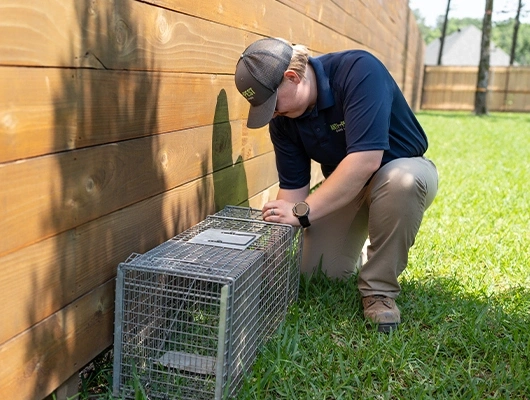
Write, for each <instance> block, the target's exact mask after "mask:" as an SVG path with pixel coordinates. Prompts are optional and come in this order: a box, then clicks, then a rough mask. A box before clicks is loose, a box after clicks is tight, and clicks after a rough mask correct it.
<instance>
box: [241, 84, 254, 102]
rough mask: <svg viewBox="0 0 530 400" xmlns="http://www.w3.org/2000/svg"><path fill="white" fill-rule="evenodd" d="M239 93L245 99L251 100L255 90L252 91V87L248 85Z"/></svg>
mask: <svg viewBox="0 0 530 400" xmlns="http://www.w3.org/2000/svg"><path fill="white" fill-rule="evenodd" d="M241 94H242V95H243V97H244V98H245V99H247V100H252V98H253V97H254V95H255V94H256V92H255V91H254V89H252V88H251V87H249V88H248V89H247V90H244V91H242V92H241Z"/></svg>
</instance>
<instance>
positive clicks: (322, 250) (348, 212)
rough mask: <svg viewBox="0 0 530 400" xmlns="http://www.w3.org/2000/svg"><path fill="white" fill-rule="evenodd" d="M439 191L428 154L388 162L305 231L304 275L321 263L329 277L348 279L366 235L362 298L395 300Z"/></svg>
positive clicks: (353, 269)
mask: <svg viewBox="0 0 530 400" xmlns="http://www.w3.org/2000/svg"><path fill="white" fill-rule="evenodd" d="M317 190H318V189H317ZM437 190H438V173H437V171H436V167H435V166H434V164H433V163H432V162H431V161H430V160H428V159H426V158H424V157H415V158H399V159H396V160H393V161H391V162H389V163H388V164H386V165H384V166H383V167H382V168H380V169H379V170H378V171H377V172H376V173H375V174H374V176H373V177H372V179H371V181H370V183H369V184H368V185H367V186H366V187H365V188H364V189H363V190H362V191H361V192H360V193H359V195H358V196H357V197H356V198H355V199H354V200H353V201H352V202H351V203H350V204H348V205H347V206H345V207H344V208H342V209H340V210H337V211H335V212H333V213H332V214H330V215H328V216H327V217H324V218H322V219H320V220H318V221H315V222H314V223H312V225H311V227H309V228H308V229H306V230H305V231H304V248H303V258H302V273H304V274H311V273H313V272H314V271H315V270H316V268H317V267H318V266H319V264H320V262H321V261H322V270H323V272H324V273H325V274H326V275H327V276H329V277H333V278H348V277H350V276H351V275H352V274H353V273H354V272H356V271H357V269H358V267H359V262H358V260H359V255H360V253H361V250H362V248H363V245H364V243H365V241H366V238H367V237H368V238H369V245H368V248H367V257H368V260H367V261H366V263H365V264H364V265H363V266H362V267H361V269H360V271H359V275H358V287H359V291H360V292H361V296H363V297H364V296H369V295H375V294H382V295H385V296H389V297H391V298H396V297H397V296H398V295H399V292H400V286H399V283H398V276H399V275H400V274H401V273H402V272H403V270H404V269H405V267H406V266H407V263H408V252H409V249H410V248H411V247H412V245H413V244H414V240H415V238H416V234H417V233H418V230H419V227H420V224H421V221H422V219H423V214H424V212H425V210H426V209H427V208H428V207H429V206H430V205H431V203H432V201H433V200H434V197H435V196H436V192H437ZM310 217H311V215H310Z"/></svg>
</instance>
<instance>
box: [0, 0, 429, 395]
mask: <svg viewBox="0 0 530 400" xmlns="http://www.w3.org/2000/svg"><path fill="white" fill-rule="evenodd" d="M407 3H408V2H407V0H396V1H392V2H382V1H380V0H328V1H322V0H303V1H299V0H260V1H248V0H142V1H136V0H97V1H96V0H90V1H88V0H86V1H82V0H47V1H38V0H2V2H1V3H0V182H1V186H2V188H1V189H0V190H1V191H0V238H1V240H0V268H1V273H0V398H2V399H22V400H23V399H31V400H34V399H42V398H43V397H45V396H47V395H48V394H50V393H51V392H52V391H54V390H55V389H56V388H57V387H59V386H60V385H62V383H63V382H65V381H66V380H67V379H68V378H69V377H71V376H73V375H74V374H75V373H76V371H78V370H79V369H81V368H82V367H83V366H84V365H85V364H87V363H88V362H89V361H90V360H92V359H93V358H94V357H95V356H96V355H97V354H98V353H100V352H101V351H102V350H104V349H105V348H107V347H108V346H110V345H111V344H112V335H113V320H114V314H113V310H114V279H115V274H116V268H117V265H118V263H119V262H120V261H123V260H125V259H126V258H127V256H128V255H130V254H131V253H132V252H144V251H146V250H148V249H150V248H153V247H155V246H156V245H158V244H159V243H161V242H162V241H164V240H166V239H168V238H169V237H171V236H173V235H175V234H177V233H179V232H181V231H182V230H184V229H186V228H188V227H190V226H192V225H194V224H196V223H197V222H199V221H201V220H202V219H204V218H205V216H206V215H208V214H210V213H213V212H215V211H216V210H218V209H220V208H222V207H223V206H224V205H226V204H233V205H237V204H243V205H251V206H254V207H258V208H260V207H261V206H262V204H263V203H264V202H265V201H267V200H268V199H269V198H271V197H274V196H275V194H276V192H277V190H278V186H277V179H278V178H277V173H276V169H275V162H274V153H273V151H272V146H271V144H270V141H269V140H268V133H267V130H266V129H259V130H248V129H247V128H246V125H245V118H246V114H247V111H248V104H247V103H246V101H245V100H244V99H243V98H242V96H240V95H239V93H238V92H237V90H236V88H235V85H234V84H233V72H234V69H235V63H236V61H237V60H238V57H239V55H240V54H241V52H242V51H243V50H244V48H245V47H246V46H247V45H249V44H250V43H251V42H253V41H254V40H256V39H258V38H261V37H266V36H280V37H284V38H286V39H288V40H290V41H292V42H295V43H304V44H306V45H308V47H309V48H310V49H311V51H312V52H313V54H315V55H316V54H320V53H324V52H329V51H336V50H343V49H348V48H361V49H368V50H370V51H372V52H373V53H375V54H376V55H377V56H378V57H380V58H381V59H382V61H383V62H384V63H385V64H386V65H387V67H388V68H389V70H390V71H391V73H392V74H393V76H394V77H395V79H396V81H397V82H398V84H399V85H400V86H401V87H402V89H403V91H404V93H405V95H406V97H407V99H408V100H409V102H410V103H411V104H412V105H413V106H414V107H417V106H419V99H420V96H419V94H420V87H419V83H420V82H421V75H422V73H423V68H422V63H421V60H423V51H424V44H423V41H422V39H421V36H420V34H419V31H418V28H417V25H416V22H415V20H414V17H413V16H412V14H411V12H410V10H409V8H408V5H407ZM313 177H314V178H313V182H317V181H318V180H319V179H321V176H320V174H319V173H318V169H317V168H314V171H313Z"/></svg>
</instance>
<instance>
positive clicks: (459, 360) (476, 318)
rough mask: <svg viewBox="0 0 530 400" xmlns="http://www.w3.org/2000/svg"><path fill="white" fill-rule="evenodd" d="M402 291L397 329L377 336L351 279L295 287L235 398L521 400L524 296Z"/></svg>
mask: <svg viewBox="0 0 530 400" xmlns="http://www.w3.org/2000/svg"><path fill="white" fill-rule="evenodd" d="M402 289H403V291H402V295H401V296H400V297H399V298H398V305H399V307H400V308H401V311H402V325H401V326H400V328H399V330H398V331H396V332H393V333H392V334H390V335H385V334H381V333H378V332H376V331H374V330H370V329H368V328H367V327H366V326H365V323H364V321H363V318H362V310H361V302H360V296H359V294H358V291H357V285H356V279H355V278H352V279H351V280H349V281H347V282H340V281H332V280H329V279H327V278H325V277H323V276H316V277H314V278H312V279H311V280H302V283H301V287H300V298H299V302H298V303H297V304H296V305H295V306H294V307H293V309H292V310H291V313H290V314H289V316H288V319H287V321H286V323H285V324H284V325H283V327H282V328H281V329H280V331H279V334H278V335H277V336H275V337H273V338H272V340H271V341H270V342H269V343H268V344H267V345H266V346H265V349H264V351H263V352H262V354H261V355H260V356H259V357H258V360H257V362H256V364H255V366H254V369H253V370H252V373H251V374H250V376H249V377H248V379H247V380H246V382H245V385H244V388H243V391H242V395H241V397H240V398H242V399H256V398H259V399H274V398H324V399H339V398H342V399H347V398H397V399H404V398H466V399H483V398H490V397H491V398H494V397H501V398H527V396H528V393H529V392H528V388H529V387H530V377H529V375H528V374H527V371H528V369H529V368H530V361H529V359H530V347H529V346H528V345H529V343H530V333H529V332H528V326H529V323H530V318H529V315H528V310H529V309H530V290H528V289H526V288H514V289H510V290H507V291H504V292H501V293H499V294H496V295H493V296H489V297H488V296H485V295H480V294H478V295H473V294H469V293H467V292H466V290H465V288H463V287H462V286H461V285H460V283H459V282H458V280H456V279H446V278H434V279H429V280H427V281H425V282H420V281H407V280H403V282H402ZM308 396H309V397H308Z"/></svg>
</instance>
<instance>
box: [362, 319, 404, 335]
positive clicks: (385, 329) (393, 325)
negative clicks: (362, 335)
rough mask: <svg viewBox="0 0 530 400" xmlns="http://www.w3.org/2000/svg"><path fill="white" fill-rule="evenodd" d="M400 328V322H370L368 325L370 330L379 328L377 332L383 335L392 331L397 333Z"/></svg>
mask: <svg viewBox="0 0 530 400" xmlns="http://www.w3.org/2000/svg"><path fill="white" fill-rule="evenodd" d="M398 326H399V322H390V323H381V324H378V323H375V322H369V323H368V329H375V328H377V332H382V333H390V332H392V331H395V330H396V329H397V328H398Z"/></svg>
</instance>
